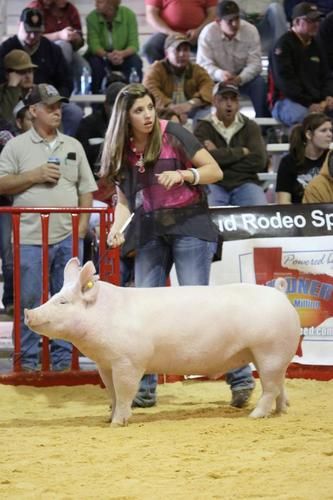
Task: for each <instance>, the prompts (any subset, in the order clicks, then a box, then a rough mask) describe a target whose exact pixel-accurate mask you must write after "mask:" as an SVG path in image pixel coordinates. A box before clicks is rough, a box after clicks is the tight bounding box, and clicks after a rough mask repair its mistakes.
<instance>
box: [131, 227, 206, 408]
mask: <svg viewBox="0 0 333 500" xmlns="http://www.w3.org/2000/svg"><path fill="white" fill-rule="evenodd" d="M211 261H212V245H211V242H209V241H204V240H200V239H199V238H194V237H191V236H177V235H170V236H160V237H156V238H154V239H153V240H151V241H149V242H148V243H146V244H145V245H144V246H143V247H141V248H138V249H137V254H136V257H135V286H136V287H141V288H142V287H160V286H165V285H166V280H167V277H168V275H169V273H170V270H171V267H172V264H175V268H176V273H177V279H178V282H179V285H181V286H183V285H208V283H209V273H210V266H211ZM156 386H157V375H155V374H149V375H144V376H143V378H142V379H141V382H140V387H139V391H138V393H137V395H136V397H135V398H134V404H135V405H137V406H142V407H147V406H153V405H154V404H155V403H156Z"/></svg>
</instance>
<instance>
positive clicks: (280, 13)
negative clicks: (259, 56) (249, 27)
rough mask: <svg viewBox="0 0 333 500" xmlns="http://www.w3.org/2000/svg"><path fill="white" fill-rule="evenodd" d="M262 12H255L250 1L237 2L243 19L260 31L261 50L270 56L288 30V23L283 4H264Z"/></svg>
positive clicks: (240, 0)
mask: <svg viewBox="0 0 333 500" xmlns="http://www.w3.org/2000/svg"><path fill="white" fill-rule="evenodd" d="M263 3H264V4H265V5H264V7H263V8H262V11H261V12H257V11H255V10H253V6H252V5H251V4H250V5H249V2H248V0H244V1H242V0H237V4H238V6H239V8H240V10H241V17H242V18H243V19H245V21H248V22H249V23H251V24H254V26H255V27H256V28H257V29H258V32H259V35H260V41H261V49H262V52H263V53H264V54H269V52H270V51H271V50H272V48H273V46H274V45H275V43H276V42H277V41H278V39H279V38H280V36H282V35H283V34H284V33H285V32H286V31H287V30H288V22H287V18H286V14H285V10H284V8H283V5H282V2H269V3H268V2H263Z"/></svg>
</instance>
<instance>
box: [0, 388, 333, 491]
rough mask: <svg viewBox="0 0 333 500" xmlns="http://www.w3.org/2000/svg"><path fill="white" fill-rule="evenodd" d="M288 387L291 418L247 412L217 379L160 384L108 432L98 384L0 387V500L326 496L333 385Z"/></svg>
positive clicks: (332, 462)
mask: <svg viewBox="0 0 333 500" xmlns="http://www.w3.org/2000/svg"><path fill="white" fill-rule="evenodd" d="M287 389H288V394H289V398H290V401H291V406H290V409H289V413H288V415H283V416H281V417H277V416H273V417H270V418H267V419H264V420H252V419H249V418H247V415H248V414H249V412H250V410H251V408H253V402H252V400H251V404H250V405H249V408H247V409H242V410H237V409H232V408H231V407H230V406H229V405H228V402H229V398H230V394H229V389H228V387H227V386H226V384H225V383H224V382H222V381H218V382H191V381H188V382H184V383H181V382H177V383H174V384H166V385H161V386H159V404H158V406H157V407H155V408H151V409H146V410H143V409H136V410H134V414H133V417H132V420H131V423H130V424H129V426H128V427H124V428H116V429H114V428H110V426H109V424H107V423H106V419H107V415H108V411H107V410H108V400H107V395H106V392H105V391H104V390H103V389H101V388H99V387H97V386H81V387H57V388H31V387H23V386H21V387H16V388H14V387H11V386H4V385H0V409H1V411H0V425H1V437H0V449H1V452H0V498H1V499H3V500H8V499H15V500H21V499H22V500H25V499H43V500H49V499H56V500H58V499H59V500H63V499H64V500H72V499H73V500H77V499H94V500H104V499H105V500H108V499H117V500H132V499H133V500H136V499H140V500H141V499H144V500H146V499H147V500H155V499H163V500H169V499H172V500H187V499H189V500H202V499H224V500H229V499H230V500H231V499H232V500H243V499H246V500H248V499H272V498H273V499H274V500H276V499H293V500H296V499H297V500H307V499H309V500H323V499H333V381H331V382H318V381H312V380H296V379H293V380H288V381H287ZM259 393H260V388H259V384H258V385H257V388H256V391H255V394H254V397H253V401H254V400H255V399H256V398H257V397H258V395H259Z"/></svg>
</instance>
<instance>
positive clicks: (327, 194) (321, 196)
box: [302, 151, 333, 203]
mask: <svg viewBox="0 0 333 500" xmlns="http://www.w3.org/2000/svg"><path fill="white" fill-rule="evenodd" d="M332 202H333V156H332V152H331V151H329V152H328V153H327V155H326V157H325V160H324V163H323V166H322V167H321V169H320V171H319V174H318V175H315V176H314V177H313V179H312V180H311V181H310V182H309V184H308V185H307V186H306V187H305V189H304V195H303V199H302V203H332Z"/></svg>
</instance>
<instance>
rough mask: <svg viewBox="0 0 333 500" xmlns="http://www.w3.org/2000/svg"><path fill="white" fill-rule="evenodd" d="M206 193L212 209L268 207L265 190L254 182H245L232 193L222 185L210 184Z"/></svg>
mask: <svg viewBox="0 0 333 500" xmlns="http://www.w3.org/2000/svg"><path fill="white" fill-rule="evenodd" d="M206 193H207V198H208V204H209V206H210V207H213V206H225V205H233V206H239V207H250V206H253V205H267V198H266V195H265V193H264V190H263V189H262V188H261V187H260V186H258V185H257V184H254V183H253V182H245V183H244V184H241V185H240V186H238V187H236V188H234V189H232V190H231V191H227V190H226V189H225V188H224V187H223V186H221V185H220V184H209V185H208V186H207V187H206Z"/></svg>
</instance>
